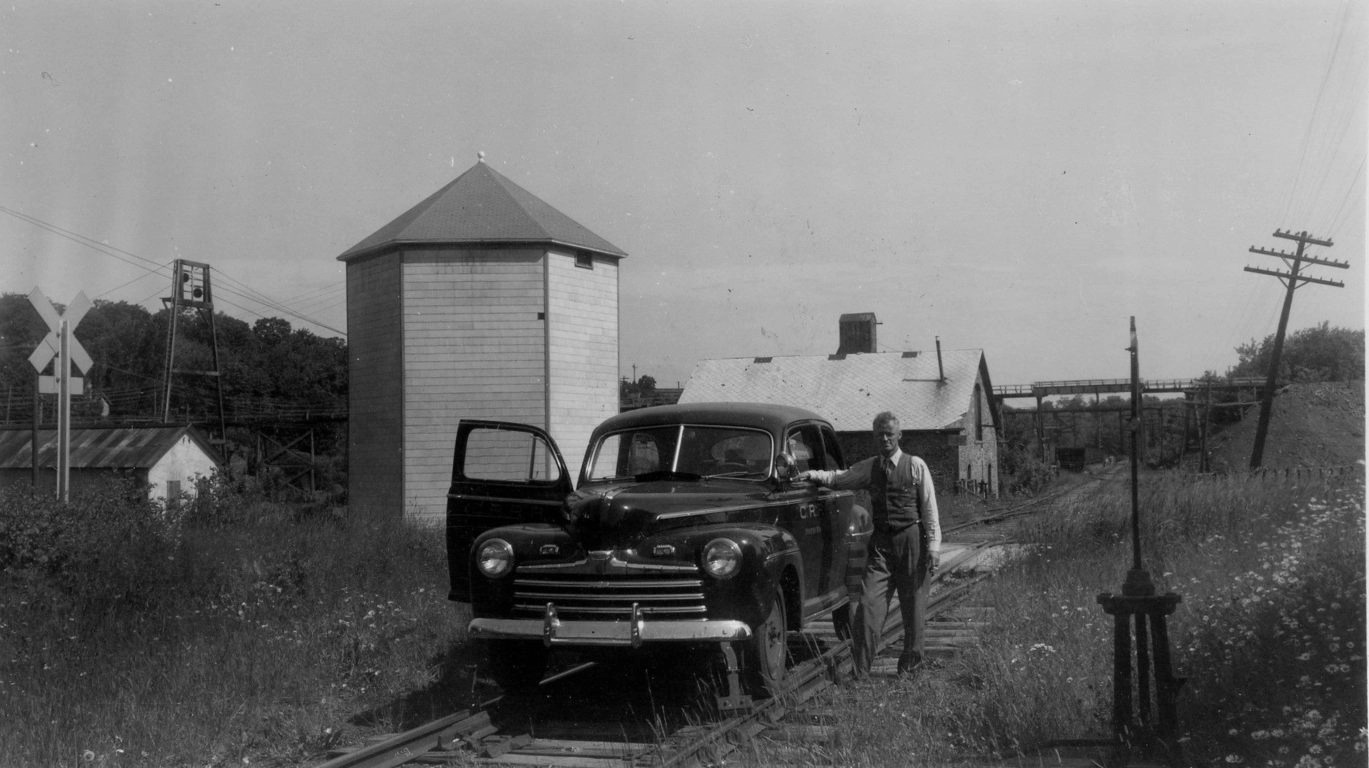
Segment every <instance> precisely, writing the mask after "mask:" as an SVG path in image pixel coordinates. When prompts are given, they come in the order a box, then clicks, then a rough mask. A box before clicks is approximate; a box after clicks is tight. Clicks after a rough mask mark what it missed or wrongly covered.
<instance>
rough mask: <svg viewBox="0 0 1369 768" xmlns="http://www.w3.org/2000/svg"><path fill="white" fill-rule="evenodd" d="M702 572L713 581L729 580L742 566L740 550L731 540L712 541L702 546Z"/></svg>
mask: <svg viewBox="0 0 1369 768" xmlns="http://www.w3.org/2000/svg"><path fill="white" fill-rule="evenodd" d="M702 565H703V569H704V572H705V573H707V574H708V575H709V576H712V577H713V578H715V579H730V578H732V577H733V576H735V575H736V574H737V570H738V569H739V568H741V566H742V548H741V547H740V546H738V545H737V542H735V541H733V540H731V539H714V540H712V541H710V542H708V544H706V545H705V546H704V551H703V562H702Z"/></svg>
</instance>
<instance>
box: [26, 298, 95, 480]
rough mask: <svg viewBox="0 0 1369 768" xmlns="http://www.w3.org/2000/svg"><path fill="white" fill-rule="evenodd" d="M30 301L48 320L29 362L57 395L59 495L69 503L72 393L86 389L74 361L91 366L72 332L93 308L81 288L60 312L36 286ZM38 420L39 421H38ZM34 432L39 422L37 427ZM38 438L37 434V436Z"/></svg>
mask: <svg viewBox="0 0 1369 768" xmlns="http://www.w3.org/2000/svg"><path fill="white" fill-rule="evenodd" d="M29 303H30V304H32V305H33V308H34V309H36V310H38V314H39V316H41V317H42V318H43V322H45V323H47V324H48V335H47V336H46V337H45V338H44V339H43V340H42V341H40V342H38V347H37V349H34V350H33V354H32V355H29V363H31V364H32V365H33V367H34V369H35V370H37V371H38V391H39V392H41V393H45V394H55V395H57V498H59V499H61V500H62V503H66V502H67V500H68V496H69V490H70V487H71V396H72V394H78V395H79V394H81V393H82V392H83V391H85V388H84V387H83V386H82V382H83V380H82V379H81V377H79V376H73V375H71V366H72V365H73V364H75V366H76V368H77V369H79V370H81V371H88V370H90V365H91V360H90V355H89V354H88V353H87V352H86V350H85V348H84V347H82V346H81V342H79V341H77V340H76V336H75V334H74V333H73V332H74V331H75V330H76V324H77V323H79V322H81V318H83V317H85V316H86V313H87V312H89V311H90V299H87V298H86V295H85V293H80V292H78V293H77V294H76V298H74V299H72V300H71V303H70V304H68V305H67V311H66V312H58V311H57V308H56V307H54V306H52V302H50V301H48V299H47V297H46V296H44V295H43V294H42V292H41V291H39V290H38V289H37V288H34V289H33V290H32V291H29ZM54 357H56V359H57V363H56V365H54V366H53V367H52V375H51V376H44V375H43V369H45V368H47V367H48V363H51V362H52V361H53V358H54ZM35 424H36V422H35ZM34 430H35V433H36V430H37V426H35V427H34ZM34 439H35V440H37V438H36V436H35V438H34ZM33 461H34V467H35V469H34V476H35V477H37V469H36V467H37V466H38V464H37V462H38V451H37V446H36V444H35V450H34V452H33Z"/></svg>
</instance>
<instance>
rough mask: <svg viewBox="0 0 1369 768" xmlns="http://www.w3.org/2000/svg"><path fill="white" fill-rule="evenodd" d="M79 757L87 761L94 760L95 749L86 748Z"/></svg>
mask: <svg viewBox="0 0 1369 768" xmlns="http://www.w3.org/2000/svg"><path fill="white" fill-rule="evenodd" d="M81 759H82V760H84V761H86V762H87V763H93V762H95V750H93V749H87V750H86V751H84V752H82V753H81Z"/></svg>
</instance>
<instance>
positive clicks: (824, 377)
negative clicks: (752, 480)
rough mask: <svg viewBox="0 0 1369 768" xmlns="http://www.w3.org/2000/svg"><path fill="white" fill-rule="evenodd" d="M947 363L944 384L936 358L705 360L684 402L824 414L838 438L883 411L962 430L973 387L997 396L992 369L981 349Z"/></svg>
mask: <svg viewBox="0 0 1369 768" xmlns="http://www.w3.org/2000/svg"><path fill="white" fill-rule="evenodd" d="M941 357H942V366H943V367H944V369H945V374H946V378H945V381H944V382H943V381H941V380H940V372H939V369H938V366H937V355H936V353H935V352H932V353H926V352H876V353H868V354H853V355H832V356H830V357H828V356H790V357H755V358H752V357H746V358H729V359H720V360H700V361H699V362H698V363H696V364H695V365H694V372H693V373H692V374H690V377H689V381H688V382H686V383H685V388H684V394H682V395H681V396H680V402H681V403H700V402H709V401H727V402H739V401H740V402H763V403H784V404H786V405H795V406H798V407H800V408H807V409H808V410H811V411H815V412H817V413H819V414H822V415H823V416H825V417H826V418H827V419H828V420H829V421H831V422H832V426H833V427H835V428H836V429H837V431H839V432H864V431H868V430H869V429H870V422H871V420H872V419H873V418H874V416H875V414H877V413H879V412H880V411H885V410H888V411H893V412H894V415H896V416H898V419H899V426H901V427H902V428H903V429H905V430H935V429H959V428H960V426H961V423H960V422H961V418H962V417H963V416H964V415H965V413H966V412H967V411H968V410H969V408H970V407H971V405H972V404H973V402H974V385H975V381H976V380H977V379H979V378H982V379H983V386H984V390H985V391H984V394H985V396H986V397H989V396H990V395H991V393H992V384H991V383H990V381H989V375H988V364H987V363H986V362H985V361H984V353H983V351H982V350H978V349H961V350H947V351H943V352H942V356H941ZM990 402H992V401H990ZM989 410H990V411H992V410H993V409H989Z"/></svg>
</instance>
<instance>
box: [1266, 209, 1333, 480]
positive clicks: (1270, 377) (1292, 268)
mask: <svg viewBox="0 0 1369 768" xmlns="http://www.w3.org/2000/svg"><path fill="white" fill-rule="evenodd" d="M1274 237H1281V238H1283V239H1285V240H1294V241H1296V242H1297V243H1298V250H1297V252H1296V253H1288V252H1286V251H1281V250H1280V251H1271V250H1269V249H1267V248H1256V247H1255V246H1253V245H1252V246H1250V252H1251V253H1261V254H1264V255H1265V256H1277V257H1279V258H1281V259H1283V260H1284V263H1285V264H1287V265H1288V271H1287V272H1281V271H1278V270H1272V269H1260V268H1258V267H1246V268H1245V271H1246V272H1254V273H1256V274H1260V275H1270V276H1272V277H1277V278H1279V280H1280V281H1281V282H1282V283H1283V284H1284V286H1285V288H1286V291H1285V292H1284V296H1283V311H1282V312H1280V313H1279V330H1278V332H1277V333H1275V335H1274V351H1273V354H1272V355H1271V357H1270V359H1269V373H1268V374H1267V375H1266V377H1265V382H1264V397H1263V398H1261V400H1260V422H1259V425H1258V426H1257V427H1256V429H1255V450H1253V451H1252V452H1251V453H1250V468H1251V469H1259V468H1260V465H1261V464H1262V463H1263V461H1264V439H1265V436H1266V435H1267V434H1268V433H1269V415H1270V413H1271V412H1272V411H1273V410H1274V385H1275V383H1276V382H1277V380H1278V376H1279V357H1280V355H1282V354H1283V337H1284V333H1285V332H1286V331H1287V330H1288V313H1289V311H1290V310H1291V309H1292V308H1293V291H1296V290H1297V289H1298V286H1300V285H1306V284H1307V283H1320V284H1321V285H1330V286H1332V287H1335V288H1344V287H1345V283H1342V282H1340V281H1337V280H1323V279H1321V278H1317V277H1308V276H1307V275H1304V274H1302V267H1303V265H1304V264H1320V265H1321V266H1324V267H1335V268H1337V269H1349V267H1350V265H1349V264H1348V263H1346V262H1344V261H1329V260H1326V259H1317V258H1313V257H1311V256H1308V255H1306V254H1305V251H1306V249H1307V246H1309V245H1320V246H1322V247H1323V248H1330V247H1331V246H1333V245H1335V244H1334V243H1332V242H1331V241H1330V240H1318V239H1316V238H1314V237H1312V236H1311V235H1309V234H1307V232H1305V231H1303V232H1298V233H1297V234H1294V233H1292V232H1285V231H1283V230H1281V229H1276V230H1274Z"/></svg>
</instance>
